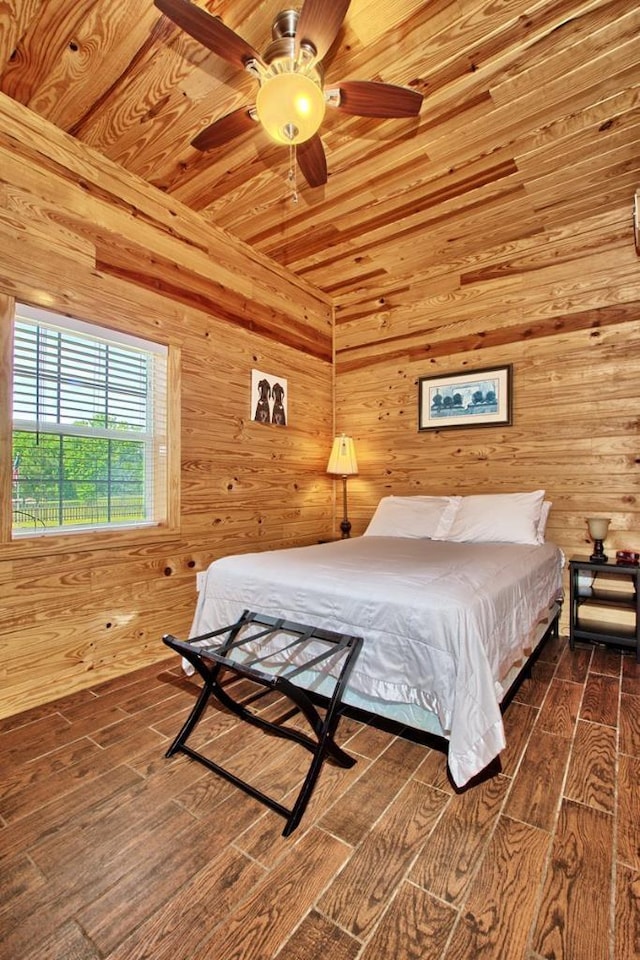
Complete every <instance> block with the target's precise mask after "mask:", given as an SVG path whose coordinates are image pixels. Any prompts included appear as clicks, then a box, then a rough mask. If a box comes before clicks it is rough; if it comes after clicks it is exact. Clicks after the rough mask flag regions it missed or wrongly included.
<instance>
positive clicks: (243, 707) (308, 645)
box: [162, 610, 362, 837]
mask: <svg viewBox="0 0 640 960" xmlns="http://www.w3.org/2000/svg"><path fill="white" fill-rule="evenodd" d="M260 628H262V629H260ZM162 640H163V642H164V643H165V644H166V645H167V646H168V647H171V649H172V650H175V651H176V653H179V654H180V656H181V657H184V659H185V660H187V661H188V662H189V663H190V664H191V665H192V666H193V668H194V669H195V670H197V672H198V673H199V674H200V676H201V677H202V680H203V687H202V690H201V692H200V695H199V697H198V699H197V700H196V703H195V705H194V707H193V710H192V711H191V713H190V714H189V716H188V717H187V720H186V722H185V724H184V726H183V727H182V729H181V730H180V733H179V734H178V736H177V737H176V738H175V740H174V741H173V743H172V744H171V746H170V747H169V749H168V750H167V753H166V756H167V757H170V756H172V755H173V754H174V753H177V752H181V753H186V754H187V756H189V757H191V758H192V759H193V760H197V761H199V762H200V763H202V764H204V766H205V767H207V768H208V769H209V770H212V771H213V772H214V773H217V774H219V775H220V776H222V777H224V778H225V779H226V780H229V781H230V782H231V783H233V784H234V785H235V786H237V787H239V788H240V789H241V790H244V791H245V793H248V794H249V795H250V796H252V797H254V798H255V799H256V800H259V801H260V802H261V803H264V804H265V805H266V806H268V807H270V809H271V810H274V811H275V812H276V813H279V814H280V816H282V817H284V818H285V820H286V824H285V828H284V830H283V831H282V833H283V836H285V837H286V836H289V834H290V833H291V832H292V831H293V830H295V828H296V827H297V826H298V824H299V823H300V819H301V818H302V815H303V813H304V811H305V809H306V806H307V803H308V802H309V799H310V797H311V793H312V791H313V788H314V786H315V784H316V780H317V779H318V775H319V774H320V770H321V768H322V763H323V761H324V759H325V757H329V758H330V759H331V760H333V761H334V762H335V763H337V764H338V765H339V766H341V767H352V766H353V765H354V763H355V759H354V758H353V757H350V756H349V755H348V754H347V753H345V752H344V750H341V749H340V747H339V746H338V745H337V743H336V742H335V739H334V736H335V732H336V728H337V725H338V721H339V719H340V715H341V704H342V696H343V694H344V690H345V687H346V685H347V681H348V679H349V674H350V673H351V669H352V667H353V664H354V662H355V659H356V657H357V655H358V653H359V651H360V647H361V646H362V637H354V636H350V635H349V634H343V633H335V632H333V631H330V630H323V629H321V628H319V627H311V626H308V625H307V624H302V623H294V622H292V621H290V620H285V619H279V618H277V617H270V616H267V615H266V614H261V613H255V612H251V611H249V610H245V611H244V613H243V614H242V616H241V617H240V619H239V620H237V621H236V622H235V623H232V624H229V625H228V626H225V627H221V628H220V629H219V630H214V631H212V632H211V633H206V634H202V636H199V637H192V638H191V639H190V640H189V641H188V642H187V641H182V640H177V639H176V638H175V637H173V636H171V635H170V634H167V635H166V636H164V637H163V638H162ZM278 644H280V646H278ZM274 650H275V651H277V652H276V655H275V656H274ZM323 665H324V667H325V668H327V667H330V668H331V673H330V674H329V672H328V670H326V669H325V671H324V673H323V677H330V679H331V681H332V682H333V690H332V691H331V695H330V696H329V697H328V700H327V704H326V708H325V710H324V716H322V715H321V714H320V712H319V711H318V709H317V708H316V706H315V704H314V703H313V701H312V699H311V697H310V696H309V694H308V693H307V692H306V691H305V690H304V689H303V688H302V687H301V686H298V685H297V684H296V682H295V681H296V679H299V678H300V675H301V674H302V673H304V672H305V671H307V670H310V669H314V670H320V671H322V667H323ZM224 669H226V670H230V671H232V672H233V673H235V674H237V675H238V676H241V677H246V678H248V679H250V680H252V681H253V682H254V683H257V684H259V685H261V686H262V687H265V688H266V689H265V690H263V691H261V692H260V693H258V694H254V695H253V696H251V697H249V698H248V699H245V700H244V701H242V702H241V701H240V700H235V699H234V698H233V696H232V695H231V694H230V692H229V691H228V690H227V689H226V688H225V687H223V686H222V685H221V683H220V674H221V672H222V671H223V670H224ZM268 690H277V691H279V692H281V693H282V694H283V695H284V696H286V697H287V698H288V699H289V700H290V701H292V703H293V704H294V709H293V710H291V711H290V712H289V713H288V714H287V719H288V718H289V717H290V716H291V715H292V714H295V713H298V712H300V713H302V714H303V715H304V717H305V718H306V720H307V721H308V723H309V726H310V728H311V731H312V733H313V736H308V735H307V734H305V733H303V732H302V731H301V730H298V729H295V728H293V727H291V726H287V725H285V724H283V723H274V722H272V721H270V720H267V719H266V718H264V717H261V716H260V715H259V714H257V713H255V712H254V711H252V710H250V709H248V704H250V703H252V702H254V701H256V700H258V699H259V698H260V697H262V696H265V694H266V693H267V692H268ZM212 695H213V696H214V698H216V699H217V700H218V701H219V702H220V703H221V704H222V705H223V706H224V707H226V708H227V709H228V710H230V711H232V712H233V713H234V714H236V715H237V716H239V717H241V718H242V719H243V720H246V721H247V722H248V723H251V724H253V725H255V726H258V727H261V728H262V729H265V730H268V731H270V732H271V733H273V734H275V735H276V736H279V737H285V738H286V739H288V740H293V741H295V742H296V743H298V744H300V745H301V746H303V747H304V748H305V749H307V750H309V751H310V753H311V754H312V759H311V763H310V765H309V769H308V771H307V774H306V776H305V779H304V781H303V783H302V786H301V788H300V791H299V793H298V795H297V798H296V800H295V802H294V804H293V806H292V807H290V808H289V807H286V806H284V805H283V804H282V803H279V802H278V801H277V800H275V799H274V798H273V797H270V796H269V795H268V794H266V793H263V792H262V791H261V790H258V789H257V787H254V786H253V785H252V784H250V783H248V782H247V781H246V780H242V779H241V778H240V777H237V776H236V775H235V774H233V773H231V771H229V770H227V769H225V768H224V767H222V766H220V765H219V764H218V763H215V762H214V761H213V760H210V759H209V757H206V756H205V755H204V754H202V753H200V752H198V751H197V750H194V749H193V748H192V747H189V746H187V739H188V738H189V736H190V735H191V733H192V732H193V730H194V728H195V726H196V724H197V723H198V721H199V720H200V718H201V716H202V714H203V712H204V709H205V707H206V705H207V703H208V701H209V697H211V696H212Z"/></svg>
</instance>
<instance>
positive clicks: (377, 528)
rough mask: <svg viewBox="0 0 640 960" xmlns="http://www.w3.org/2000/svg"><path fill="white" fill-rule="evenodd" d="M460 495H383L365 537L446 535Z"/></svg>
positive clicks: (436, 537)
mask: <svg viewBox="0 0 640 960" xmlns="http://www.w3.org/2000/svg"><path fill="white" fill-rule="evenodd" d="M459 501H460V497H383V498H382V500H381V501H380V503H379V504H378V506H377V508H376V512H375V513H374V515H373V517H372V518H371V521H370V523H369V526H368V527H367V529H366V530H365V532H364V536H365V537H418V538H422V539H425V538H427V539H433V540H444V539H446V536H447V533H448V531H449V528H450V527H451V522H452V520H453V518H454V517H455V514H456V510H457V509H458V503H459Z"/></svg>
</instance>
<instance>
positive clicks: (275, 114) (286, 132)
mask: <svg viewBox="0 0 640 960" xmlns="http://www.w3.org/2000/svg"><path fill="white" fill-rule="evenodd" d="M324 111H325V100H324V93H323V91H322V87H321V86H320V85H319V83H318V82H316V81H315V80H313V79H312V78H311V77H309V76H307V75H306V74H303V73H278V74H276V75H275V76H273V77H267V78H266V79H264V80H262V82H261V85H260V89H259V90H258V97H257V99H256V112H257V114H258V119H259V121H260V123H261V124H262V126H263V127H264V129H265V131H266V133H267V134H268V135H269V136H270V137H271V139H272V140H275V141H276V143H281V144H292V143H293V144H295V143H304V142H305V140H310V139H311V137H313V136H314V134H316V133H317V132H318V130H319V128H320V125H321V123H322V120H323V118H324Z"/></svg>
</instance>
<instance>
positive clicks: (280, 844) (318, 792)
mask: <svg viewBox="0 0 640 960" xmlns="http://www.w3.org/2000/svg"><path fill="white" fill-rule="evenodd" d="M369 765H370V763H369V762H368V761H367V760H365V759H364V758H361V759H360V760H358V763H357V764H356V766H355V767H351V768H348V769H347V768H345V767H337V766H334V765H333V764H329V763H325V764H324V766H323V768H322V771H321V773H320V777H319V778H318V782H317V784H316V787H315V790H314V791H313V793H312V795H311V800H310V801H309V806H308V807H307V810H306V812H305V815H304V819H303V821H302V823H301V824H300V827H298V831H304V830H306V829H310V828H311V826H312V825H313V824H314V823H317V822H318V821H320V820H322V818H323V815H324V814H325V813H326V812H327V810H329V808H330V807H332V806H333V805H334V804H340V798H341V797H342V796H343V795H344V794H345V793H346V791H347V790H349V789H350V787H351V785H352V784H353V783H354V781H355V780H356V779H357V778H358V776H359V775H361V774H362V773H363V772H364V771H365V770H366V769H367V767H368V766H369ZM297 793H298V790H297V789H296V790H295V791H292V795H288V796H285V797H284V798H283V802H284V803H285V804H286V805H288V806H291V805H292V803H293V801H294V799H295V796H297ZM283 826H284V821H283V819H282V817H279V816H278V815H277V814H276V813H273V812H271V811H266V812H265V816H264V817H261V818H260V819H259V820H258V821H257V822H256V823H255V824H254V825H253V826H251V827H250V828H249V829H248V830H245V832H244V833H243V834H242V836H241V837H239V838H238V840H237V841H236V844H237V846H238V847H239V848H240V849H241V850H244V852H245V853H246V854H247V855H248V856H250V857H252V858H253V859H255V860H257V861H258V862H259V863H261V864H263V865H265V866H273V865H274V864H275V863H276V862H277V861H278V860H279V859H280V857H281V856H283V854H284V853H285V852H286V850H287V848H288V846H289V844H290V841H289V840H288V838H286V837H283V836H282V829H283Z"/></svg>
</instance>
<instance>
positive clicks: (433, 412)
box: [418, 364, 512, 430]
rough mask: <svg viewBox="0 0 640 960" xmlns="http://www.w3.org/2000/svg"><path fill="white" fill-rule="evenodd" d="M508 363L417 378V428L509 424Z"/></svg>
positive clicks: (509, 391) (510, 415) (509, 366)
mask: <svg viewBox="0 0 640 960" xmlns="http://www.w3.org/2000/svg"><path fill="white" fill-rule="evenodd" d="M511 417H512V396H511V365H510V364H508V365H507V366H504V367H493V368H490V369H487V370H469V371H467V372H465V373H449V374H445V375H441V376H438V377H420V378H419V379H418V430H442V429H444V428H449V427H488V426H498V425H501V424H502V425H505V424H507V425H508V424H510V423H511Z"/></svg>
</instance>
